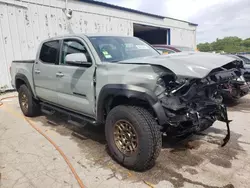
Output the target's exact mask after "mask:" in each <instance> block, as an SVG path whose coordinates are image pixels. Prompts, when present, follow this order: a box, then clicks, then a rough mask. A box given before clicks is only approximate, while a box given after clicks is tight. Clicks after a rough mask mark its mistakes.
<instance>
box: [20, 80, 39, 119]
mask: <svg viewBox="0 0 250 188" xmlns="http://www.w3.org/2000/svg"><path fill="white" fill-rule="evenodd" d="M24 95H25V96H26V98H27V106H26V107H25V106H24V105H23V104H22V97H23V96H24ZM18 99H19V105H20V108H21V110H22V112H23V114H24V115H25V116H28V117H34V116H37V115H39V113H40V109H41V108H40V105H39V103H38V102H37V101H36V100H35V99H34V98H33V96H32V93H31V91H30V90H29V89H28V87H27V86H26V85H21V86H20V88H19V90H18Z"/></svg>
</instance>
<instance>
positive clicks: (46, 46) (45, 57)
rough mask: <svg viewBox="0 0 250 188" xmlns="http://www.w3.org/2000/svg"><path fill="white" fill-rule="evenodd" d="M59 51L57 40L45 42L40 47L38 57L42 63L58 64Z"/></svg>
mask: <svg viewBox="0 0 250 188" xmlns="http://www.w3.org/2000/svg"><path fill="white" fill-rule="evenodd" d="M59 52H60V42H59V40H53V41H48V42H45V43H43V45H42V47H41V51H40V56H39V59H40V60H41V61H42V62H43V63H48V64H58V63H59Z"/></svg>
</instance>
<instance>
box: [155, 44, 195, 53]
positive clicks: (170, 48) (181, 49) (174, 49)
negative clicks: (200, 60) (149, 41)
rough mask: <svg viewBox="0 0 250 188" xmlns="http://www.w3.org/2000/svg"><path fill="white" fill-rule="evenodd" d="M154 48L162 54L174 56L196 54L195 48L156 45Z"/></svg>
mask: <svg viewBox="0 0 250 188" xmlns="http://www.w3.org/2000/svg"><path fill="white" fill-rule="evenodd" d="M153 47H154V48H155V49H156V50H158V51H159V52H161V53H162V54H172V53H177V52H195V51H196V50H194V49H193V48H190V47H186V46H174V45H165V44H155V45H153Z"/></svg>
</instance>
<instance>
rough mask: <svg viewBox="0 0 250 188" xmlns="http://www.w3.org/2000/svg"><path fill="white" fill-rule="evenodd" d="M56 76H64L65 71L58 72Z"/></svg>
mask: <svg viewBox="0 0 250 188" xmlns="http://www.w3.org/2000/svg"><path fill="white" fill-rule="evenodd" d="M56 76H57V77H63V76H64V74H63V73H61V72H58V73H56Z"/></svg>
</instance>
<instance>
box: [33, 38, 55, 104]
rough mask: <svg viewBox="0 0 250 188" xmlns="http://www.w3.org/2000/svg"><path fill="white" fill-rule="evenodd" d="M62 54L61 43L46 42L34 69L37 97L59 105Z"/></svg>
mask: <svg viewBox="0 0 250 188" xmlns="http://www.w3.org/2000/svg"><path fill="white" fill-rule="evenodd" d="M59 53H60V41H59V40H53V41H48V42H44V43H43V44H42V46H41V49H40V54H39V57H37V58H36V62H35V65H34V69H33V77H34V85H35V91H36V94H37V96H38V97H39V98H40V99H42V100H45V101H49V102H51V103H55V104H57V103H58V100H57V85H58V77H57V75H56V73H57V72H58V63H59Z"/></svg>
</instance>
